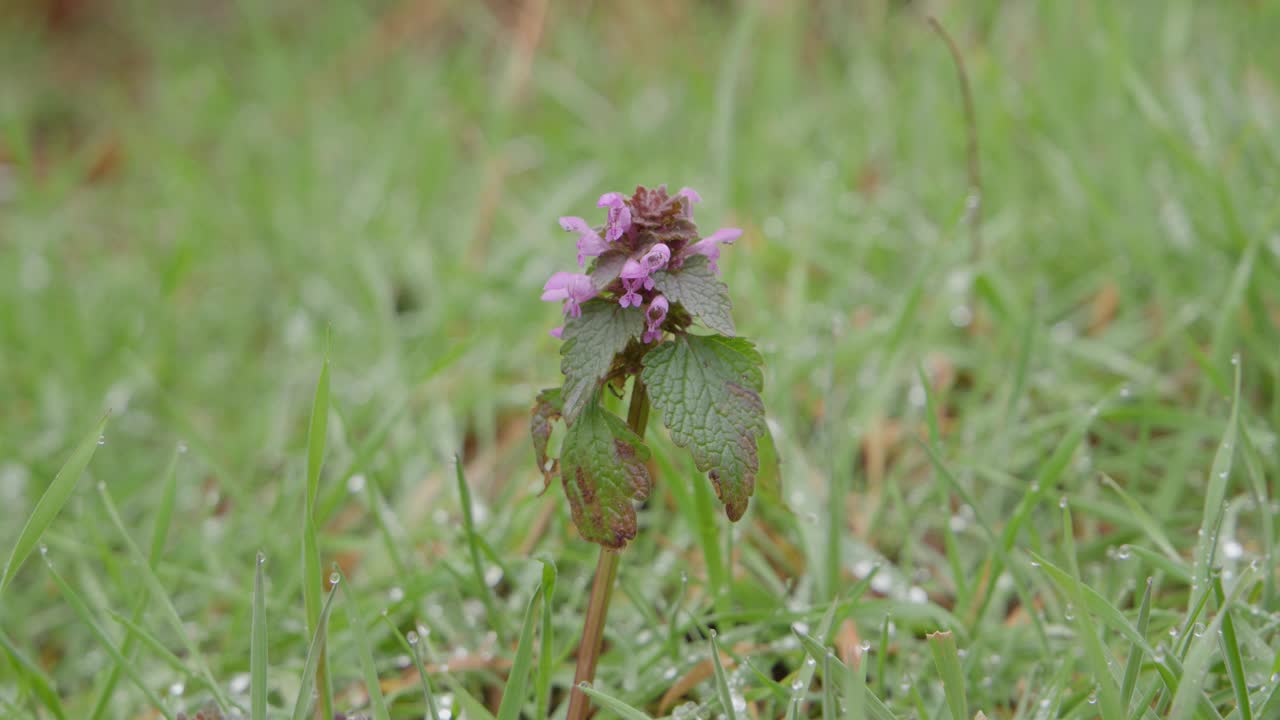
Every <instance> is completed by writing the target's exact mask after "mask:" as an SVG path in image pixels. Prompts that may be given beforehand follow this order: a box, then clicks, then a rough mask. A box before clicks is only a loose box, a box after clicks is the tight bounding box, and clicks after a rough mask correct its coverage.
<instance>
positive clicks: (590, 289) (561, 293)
mask: <svg viewBox="0 0 1280 720" xmlns="http://www.w3.org/2000/svg"><path fill="white" fill-rule="evenodd" d="M542 290H543V293H542V299H543V300H545V301H547V302H558V301H560V300H563V301H564V314H565V315H568V316H569V317H579V316H580V315H582V307H581V304H582V303H584V302H586V301H588V300H590V299H591V298H593V297H595V296H596V293H597V292H598V291H597V290H596V284H595V283H594V282H592V281H591V277H590V276H587V275H580V274H574V273H567V272H558V273H556V274H554V275H552V276H551V279H550V280H547V284H546V285H543V286H542ZM553 334H554V332H553Z"/></svg>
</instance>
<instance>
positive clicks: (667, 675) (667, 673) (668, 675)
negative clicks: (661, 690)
mask: <svg viewBox="0 0 1280 720" xmlns="http://www.w3.org/2000/svg"><path fill="white" fill-rule="evenodd" d="M662 679H663V680H675V679H676V669H675V667H674V666H673V667H669V668H667V669H666V670H663V671H662Z"/></svg>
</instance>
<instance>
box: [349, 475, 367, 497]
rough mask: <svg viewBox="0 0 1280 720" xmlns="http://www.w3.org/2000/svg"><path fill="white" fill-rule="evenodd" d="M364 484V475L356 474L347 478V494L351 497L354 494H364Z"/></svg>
mask: <svg viewBox="0 0 1280 720" xmlns="http://www.w3.org/2000/svg"><path fill="white" fill-rule="evenodd" d="M364 484H365V478H364V475H361V474H359V473H356V474H355V475H352V476H351V477H349V478H347V492H349V493H351V494H352V495H355V494H356V493H360V492H364Z"/></svg>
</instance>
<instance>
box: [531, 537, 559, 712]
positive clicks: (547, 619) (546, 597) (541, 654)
mask: <svg viewBox="0 0 1280 720" xmlns="http://www.w3.org/2000/svg"><path fill="white" fill-rule="evenodd" d="M555 592H556V564H555V562H553V561H552V560H551V559H550V558H543V559H542V628H541V633H540V638H539V642H540V646H539V648H538V680H537V687H536V688H535V689H534V703H533V706H534V713H533V716H534V717H536V718H544V717H547V709H548V706H549V705H550V702H551V682H552V673H553V672H554V670H555V665H554V660H555V649H554V648H553V647H552V640H553V639H554V633H553V625H552V622H551V620H552V617H551V607H552V602H553V600H554V598H555Z"/></svg>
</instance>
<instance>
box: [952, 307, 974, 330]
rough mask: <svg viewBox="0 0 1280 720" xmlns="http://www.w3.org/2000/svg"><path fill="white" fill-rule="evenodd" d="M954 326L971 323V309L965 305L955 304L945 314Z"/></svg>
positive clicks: (964, 325) (967, 325) (963, 325)
mask: <svg viewBox="0 0 1280 720" xmlns="http://www.w3.org/2000/svg"><path fill="white" fill-rule="evenodd" d="M947 317H948V318H949V319H950V320H951V324H952V325H955V326H956V327H960V328H962V327H969V325H971V324H972V323H973V311H972V310H970V309H969V307H968V306H967V305H956V306H955V307H953V308H951V312H950V313H949V314H948V316H947Z"/></svg>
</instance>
